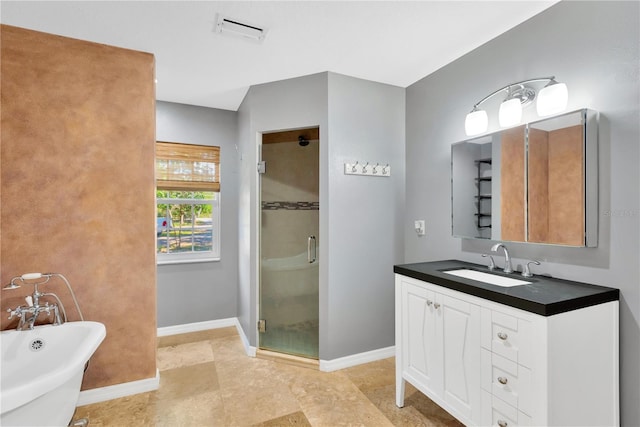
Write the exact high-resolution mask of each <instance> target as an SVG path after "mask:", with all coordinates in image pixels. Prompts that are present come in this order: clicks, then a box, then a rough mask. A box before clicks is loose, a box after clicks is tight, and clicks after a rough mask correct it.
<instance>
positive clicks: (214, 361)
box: [75, 327, 461, 427]
mask: <svg viewBox="0 0 640 427" xmlns="http://www.w3.org/2000/svg"><path fill="white" fill-rule="evenodd" d="M158 369H159V370H160V388H159V389H158V390H156V391H153V392H149V393H141V394H137V395H134V396H128V397H124V398H120V399H114V400H110V401H107V402H102V403H96V404H92V405H86V406H81V407H79V408H78V410H77V412H76V415H75V418H81V417H86V418H89V425H90V426H91V427H101V426H136V427H137V426H172V427H173V426H185V427H186V426H256V427H257V426H261V427H275V426H300V427H302V426H330V427H333V426H375V427H378V426H381V427H382V426H461V424H460V423H459V422H458V421H457V420H455V419H454V418H453V417H451V416H450V415H449V414H447V413H446V412H444V411H443V410H442V409H441V408H440V407H438V406H437V405H435V404H434V403H433V402H431V401H430V400H429V399H427V398H426V397H425V396H424V395H423V394H421V393H419V392H418V391H416V389H415V388H413V387H411V386H410V385H409V384H407V391H406V398H405V407H404V408H402V409H400V408H397V407H396V406H395V403H394V392H395V386H394V374H395V368H394V359H393V358H391V359H385V360H380V361H377V362H372V363H367V364H364V365H360V366H355V367H352V368H348V369H343V370H340V371H336V372H320V371H317V370H313V369H309V368H304V367H298V366H293V365H289V364H285V363H281V362H274V361H271V360H265V359H259V358H253V357H248V356H246V355H245V353H244V348H243V346H242V343H241V340H240V337H239V336H238V333H237V331H236V329H235V328H234V327H231V328H222V329H214V330H208V331H202V332H194V333H189V334H182V335H174V336H169V337H162V338H159V339H158Z"/></svg>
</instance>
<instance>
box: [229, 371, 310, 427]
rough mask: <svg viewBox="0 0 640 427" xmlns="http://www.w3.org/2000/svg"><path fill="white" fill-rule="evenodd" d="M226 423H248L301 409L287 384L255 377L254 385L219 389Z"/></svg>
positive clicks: (238, 424) (234, 424) (239, 424)
mask: <svg viewBox="0 0 640 427" xmlns="http://www.w3.org/2000/svg"><path fill="white" fill-rule="evenodd" d="M220 392H221V395H222V402H223V404H224V410H225V414H226V418H225V422H226V424H225V425H227V426H249V425H252V424H257V423H261V422H264V421H268V420H272V419H274V418H279V417H282V416H284V415H287V414H290V413H292V412H298V411H300V405H299V404H298V401H297V400H296V397H295V396H294V395H293V394H292V393H291V390H290V389H289V387H288V386H287V385H286V384H283V383H281V382H279V381H271V380H270V379H269V378H257V379H256V380H255V381H254V385H252V386H245V385H239V386H235V387H224V388H221V389H220Z"/></svg>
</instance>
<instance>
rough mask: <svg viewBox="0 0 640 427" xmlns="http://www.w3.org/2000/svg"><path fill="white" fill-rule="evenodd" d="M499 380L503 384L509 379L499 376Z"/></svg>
mask: <svg viewBox="0 0 640 427" xmlns="http://www.w3.org/2000/svg"><path fill="white" fill-rule="evenodd" d="M498 382H499V383H500V384H502V385H505V384H506V383H507V379H506V378H505V377H498Z"/></svg>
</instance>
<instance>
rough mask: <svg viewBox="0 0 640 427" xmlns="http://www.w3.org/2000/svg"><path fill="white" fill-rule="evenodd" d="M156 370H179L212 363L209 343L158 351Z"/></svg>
mask: <svg viewBox="0 0 640 427" xmlns="http://www.w3.org/2000/svg"><path fill="white" fill-rule="evenodd" d="M157 358H158V365H157V366H158V369H159V370H161V371H164V370H166V369H173V368H179V367H182V366H191V365H196V364H198V363H206V362H212V361H213V351H212V349H211V342H210V341H198V342H192V343H186V344H178V345H173V346H170V347H161V348H159V349H158V353H157Z"/></svg>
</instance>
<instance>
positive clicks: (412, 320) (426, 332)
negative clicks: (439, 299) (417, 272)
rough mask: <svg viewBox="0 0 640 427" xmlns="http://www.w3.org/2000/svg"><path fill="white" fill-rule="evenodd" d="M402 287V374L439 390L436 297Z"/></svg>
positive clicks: (408, 286)
mask: <svg viewBox="0 0 640 427" xmlns="http://www.w3.org/2000/svg"><path fill="white" fill-rule="evenodd" d="M402 286H403V292H402V299H403V301H402V309H403V319H402V346H403V351H404V354H405V356H404V358H403V365H404V366H403V371H404V372H406V373H407V374H409V375H411V376H412V377H414V378H415V379H416V380H418V381H419V383H420V384H422V385H424V386H426V387H427V388H429V389H431V390H437V387H436V384H437V383H438V380H437V377H438V375H439V374H440V372H439V369H438V355H437V352H438V351H439V350H440V348H439V345H437V343H436V332H435V327H436V324H435V320H436V317H435V315H434V311H435V308H434V297H435V294H434V292H432V291H429V290H427V289H425V288H423V287H420V286H416V285H412V284H411V283H408V282H403V283H402Z"/></svg>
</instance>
